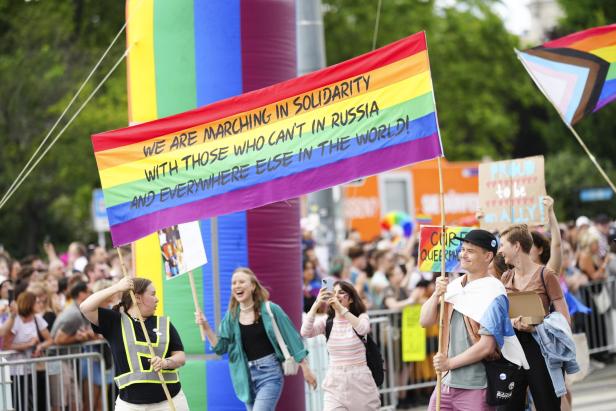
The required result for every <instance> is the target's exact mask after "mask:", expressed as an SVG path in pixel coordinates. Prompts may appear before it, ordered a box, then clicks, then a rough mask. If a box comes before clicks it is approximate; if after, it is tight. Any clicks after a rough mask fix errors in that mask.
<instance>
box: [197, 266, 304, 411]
mask: <svg viewBox="0 0 616 411" xmlns="http://www.w3.org/2000/svg"><path fill="white" fill-rule="evenodd" d="M268 299H269V292H268V291H267V290H266V289H265V288H264V287H263V286H262V285H261V283H260V282H259V280H258V279H257V276H256V275H255V273H253V272H252V270H251V269H250V268H246V267H240V268H237V269H235V271H234V272H233V276H232V277H231V298H230V300H229V309H228V311H227V313H226V314H225V317H224V318H223V320H222V322H221V324H220V328H219V330H218V335H216V333H215V332H214V331H213V330H212V328H211V327H210V325H209V323H208V322H207V319H206V318H205V317H204V316H203V314H201V313H198V312H197V313H195V315H196V322H197V324H199V326H200V327H202V328H203V330H204V331H205V334H206V335H207V338H208V340H209V341H210V344H211V345H212V348H213V350H214V352H215V353H216V354H218V355H223V354H225V353H228V354H229V368H230V369H231V379H232V381H233V388H234V389H235V394H236V395H237V397H238V398H239V399H240V400H241V401H242V402H244V403H245V404H246V409H247V410H249V411H253V410H254V411H257V410H258V411H265V410H273V409H275V408H276V403H277V402H278V399H279V398H280V394H281V393H282V386H283V383H284V375H283V371H282V366H281V363H282V362H284V361H285V356H286V355H285V354H283V353H285V352H286V351H288V354H289V355H290V356H291V357H293V359H294V360H295V361H296V362H297V363H299V365H300V367H301V368H302V373H303V374H304V378H305V380H306V382H307V383H308V384H309V385H310V386H311V387H313V388H314V387H316V378H315V376H314V374H313V373H312V371H311V370H310V367H308V363H307V361H306V356H307V355H308V351H306V349H305V348H304V343H303V341H302V339H301V337H300V335H299V333H298V332H297V330H296V329H295V327H294V326H293V323H292V322H291V320H290V319H289V317H288V316H287V314H286V313H285V312H284V311H283V310H282V308H280V306H279V305H277V304H274V303H272V302H269V301H268ZM277 334H279V335H277ZM277 337H279V338H277ZM280 340H282V341H283V342H284V345H286V347H281V345H280V344H279V343H278V342H279V341H280ZM287 361H288V360H287Z"/></svg>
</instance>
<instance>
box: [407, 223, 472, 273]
mask: <svg viewBox="0 0 616 411" xmlns="http://www.w3.org/2000/svg"><path fill="white" fill-rule="evenodd" d="M471 230H472V228H471V227H446V228H445V271H447V272H449V273H451V272H455V271H459V270H460V262H459V260H458V254H459V252H460V247H461V246H462V244H461V243H460V241H459V240H456V239H455V238H454V237H462V238H463V237H464V236H465V235H466V234H467V233H468V232H469V231H471ZM440 237H441V227H439V226H430V225H422V226H421V227H420V229H419V253H418V255H419V263H418V266H419V271H423V272H429V271H432V272H436V273H438V272H440V271H441V239H440Z"/></svg>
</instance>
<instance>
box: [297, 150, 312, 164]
mask: <svg viewBox="0 0 616 411" xmlns="http://www.w3.org/2000/svg"><path fill="white" fill-rule="evenodd" d="M297 154H298V155H297V157H298V161H300V162H301V161H307V160H310V159H311V158H312V147H302V148H300V149H299V152H298V153H297Z"/></svg>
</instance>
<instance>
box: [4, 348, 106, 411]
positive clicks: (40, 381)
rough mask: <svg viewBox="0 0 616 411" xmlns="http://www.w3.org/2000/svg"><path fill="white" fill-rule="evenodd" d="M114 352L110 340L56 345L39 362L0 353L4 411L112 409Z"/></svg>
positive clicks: (15, 354)
mask: <svg viewBox="0 0 616 411" xmlns="http://www.w3.org/2000/svg"><path fill="white" fill-rule="evenodd" d="M108 352H109V348H108V346H107V343H106V342H105V341H104V340H100V341H91V342H86V343H82V344H75V345H65V346H51V347H49V348H48V349H47V352H46V355H45V356H44V357H39V358H24V355H23V354H22V353H20V352H17V351H0V409H2V410H18V411H19V410H35V411H38V410H41V411H46V410H53V411H59V410H63V411H64V410H69V411H73V410H76V411H81V410H89V411H99V410H101V411H107V410H109V409H111V408H110V405H111V404H113V399H115V396H116V388H115V384H114V383H113V375H114V368H113V361H110V359H109V357H108V355H107V353H108ZM106 356H107V357H108V358H107V359H106V358H105V357H106Z"/></svg>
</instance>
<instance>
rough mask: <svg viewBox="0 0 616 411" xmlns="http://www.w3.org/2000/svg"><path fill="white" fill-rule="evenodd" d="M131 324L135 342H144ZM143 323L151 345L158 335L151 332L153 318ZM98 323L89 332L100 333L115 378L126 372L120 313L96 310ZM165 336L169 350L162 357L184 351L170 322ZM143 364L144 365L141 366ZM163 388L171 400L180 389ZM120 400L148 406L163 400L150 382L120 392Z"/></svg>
mask: <svg viewBox="0 0 616 411" xmlns="http://www.w3.org/2000/svg"><path fill="white" fill-rule="evenodd" d="M132 321H134V322H135V324H134V325H135V327H134V328H135V334H136V336H137V340H138V341H141V342H146V341H145V337H144V336H143V331H142V329H141V325H139V324H138V322H139V321H136V320H134V319H133V320H132ZM144 322H145V328H146V329H147V330H148V334H149V336H150V341H151V342H152V343H155V342H156V341H157V340H158V336H157V335H156V333H155V332H154V331H153V330H154V328H156V323H157V321H156V316H152V317H149V318H147V319H146V320H145V321H144ZM98 324H99V325H98V326H96V325H94V324H92V329H93V330H94V332H96V333H99V334H102V335H103V337H105V339H106V340H107V342H108V343H109V345H110V346H111V354H112V355H113V363H114V364H115V375H116V376H118V375H121V374H124V373H126V372H128V371H130V368H129V366H128V360H127V359H126V352H125V351H124V341H123V340H122V322H121V314H120V313H119V312H117V311H113V310H108V309H106V308H99V309H98ZM169 334H170V335H169V348H168V349H167V354H166V356H165V357H170V356H171V353H172V352H174V351H184V346H183V345H182V340H180V335H179V334H178V332H177V330H176V329H175V327H174V326H173V324H171V323H170V324H169ZM144 365H146V364H145V363H144ZM148 367H149V366H148ZM167 387H168V388H169V393H170V394H171V396H172V397H175V396H176V394H177V393H178V392H180V389H181V386H180V383H179V382H177V383H167ZM120 398H121V399H122V400H123V401H126V402H129V403H131V404H152V403H156V402H161V401H166V400H167V397H165V392H164V391H163V388H162V385H161V384H153V383H140V384H132V385H129V386H127V387H125V388H123V389H121V390H120Z"/></svg>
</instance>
